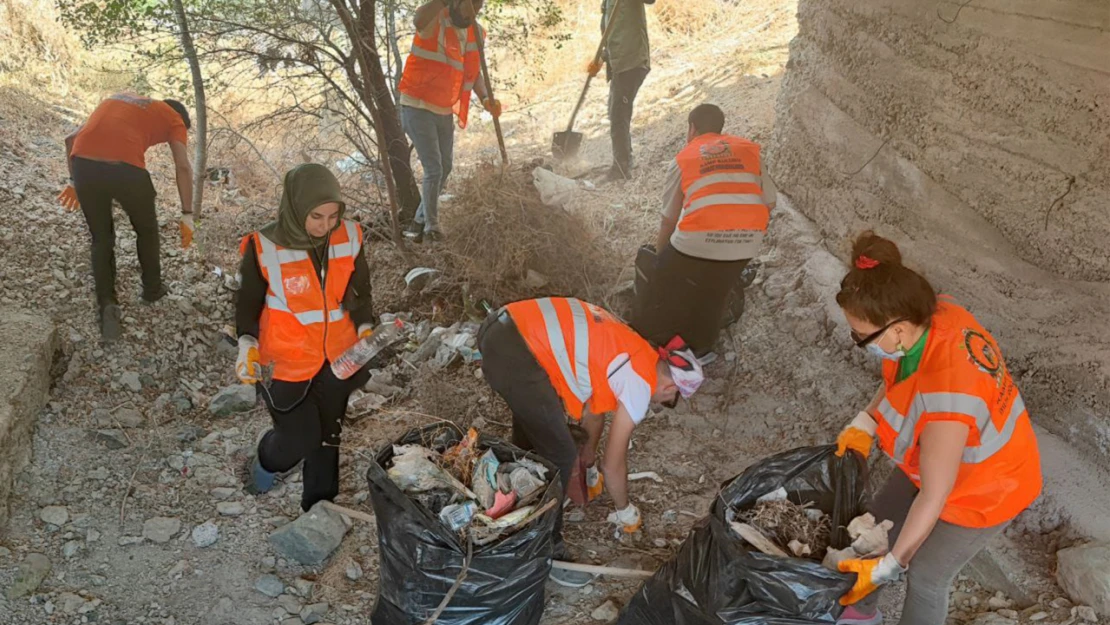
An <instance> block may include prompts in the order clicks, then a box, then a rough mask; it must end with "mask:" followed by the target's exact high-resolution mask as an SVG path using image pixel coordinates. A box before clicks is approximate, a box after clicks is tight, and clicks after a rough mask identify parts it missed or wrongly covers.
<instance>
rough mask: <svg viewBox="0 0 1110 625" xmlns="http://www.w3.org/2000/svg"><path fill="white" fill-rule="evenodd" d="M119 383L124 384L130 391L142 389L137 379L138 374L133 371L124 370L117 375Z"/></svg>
mask: <svg viewBox="0 0 1110 625" xmlns="http://www.w3.org/2000/svg"><path fill="white" fill-rule="evenodd" d="M119 383H120V384H122V385H124V386H125V387H126V388H127V390H129V391H131V392H132V393H138V392H139V391H141V390H143V383H142V382H141V381H139V374H138V373H135V372H134V371H125V372H124V373H123V374H122V375H120V376H119Z"/></svg>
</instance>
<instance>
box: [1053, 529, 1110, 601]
mask: <svg viewBox="0 0 1110 625" xmlns="http://www.w3.org/2000/svg"><path fill="white" fill-rule="evenodd" d="M1056 581H1057V582H1059V583H1060V587H1061V588H1063V589H1064V591H1065V592H1067V593H1068V596H1069V597H1071V600H1072V601H1074V602H1075V603H1077V604H1080V605H1088V606H1091V607H1092V608H1094V609H1095V611H1096V612H1098V613H1099V614H1101V615H1102V616H1107V617H1110V543H1105V542H1103V543H1091V544H1088V545H1081V546H1078V547H1069V548H1068V549H1061V550H1060V551H1058V552H1057V553H1056Z"/></svg>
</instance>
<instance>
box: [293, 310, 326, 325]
mask: <svg viewBox="0 0 1110 625" xmlns="http://www.w3.org/2000/svg"><path fill="white" fill-rule="evenodd" d="M293 316H294V317H296V318H297V321H300V322H301V325H302V326H307V325H312V324H314V323H324V311H322V310H308V311H305V312H299V313H293Z"/></svg>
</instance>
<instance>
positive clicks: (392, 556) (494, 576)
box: [367, 422, 563, 625]
mask: <svg viewBox="0 0 1110 625" xmlns="http://www.w3.org/2000/svg"><path fill="white" fill-rule="evenodd" d="M367 479H368V481H369V482H370V501H371V503H372V504H373V506H374V513H375V517H376V519H377V523H378V549H379V553H380V559H379V585H378V595H377V596H378V598H377V603H376V605H375V606H374V611H373V613H372V614H371V616H370V623H371V625H417V624H419V623H425V622H429V619H430V620H431V621H434V622H435V623H436V624H437V625H538V623H539V621H540V618H541V617H542V615H543V609H544V585H545V583H546V582H547V577H548V575H549V574H550V573H551V561H552V558H553V556H554V550H555V544H554V537H553V532H554V528H555V523H556V521H557V520H558V517H559V515H560V514H561V513H562V510H561V509H560V508H559V504H560V503H561V502H562V501H563V490H562V487H561V482H560V480H559V473H558V469H557V468H556V467H555V465H553V464H551V463H550V462H549V461H548V460H546V459H544V458H542V457H540V456H538V455H536V454H534V453H532V452H526V451H524V450H522V449H520V448H518V447H514V446H513V445H510V444H509V443H507V442H505V441H502V440H499V439H497V438H494V437H491V436H487V435H484V434H479V433H478V432H477V431H476V430H474V429H471V430H469V431H468V432H466V433H464V432H462V430H460V429H459V428H457V427H455V425H454V424H451V423H447V422H444V423H439V424H436V425H431V426H428V427H425V428H420V429H415V430H411V431H409V432H408V433H406V434H405V435H404V436H402V437H400V438H398V439H396V440H394V441H393V442H392V443H391V444H389V445H385V446H384V447H382V448H381V449H380V450H379V451H378V452H377V454H376V455H375V456H374V462H372V463H370V468H369V469H368V472H367Z"/></svg>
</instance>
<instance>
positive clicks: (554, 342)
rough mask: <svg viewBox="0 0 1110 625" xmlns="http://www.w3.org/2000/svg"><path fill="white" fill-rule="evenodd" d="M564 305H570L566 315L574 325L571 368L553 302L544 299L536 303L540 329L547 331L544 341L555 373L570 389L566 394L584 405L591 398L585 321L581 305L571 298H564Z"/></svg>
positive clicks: (587, 338) (585, 317) (587, 327)
mask: <svg viewBox="0 0 1110 625" xmlns="http://www.w3.org/2000/svg"><path fill="white" fill-rule="evenodd" d="M567 302H568V303H569V304H570V316H571V319H572V321H573V323H574V367H573V368H572V367H571V363H570V354H569V353H568V351H567V347H566V345H567V343H566V339H565V338H564V337H563V327H562V326H561V325H559V315H558V314H557V313H556V312H555V304H554V302H552V301H551V298H548V297H545V298H542V299H538V300H536V303H537V304H539V307H540V313H541V314H542V315H543V325H544V328H545V329H546V330H547V342H548V343H549V344H550V345H551V353H552V354H553V355H554V356H555V362H556V363H557V364H558V365H559V371H560V373H562V374H563V379H564V380H565V381H566V383H567V386H568V387H570V392H571V393H574V396H575V397H577V398H578V401H580V402H582V403H583V404H584V403H586V401H587V400H588V399H589V398H590V396H592V395H593V386H592V384H591V382H590V328H589V325H588V324H587V322H586V319H587V313H586V307H585V306H583V305H582V302H581V301H579V300H576V299H574V298H567Z"/></svg>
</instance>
